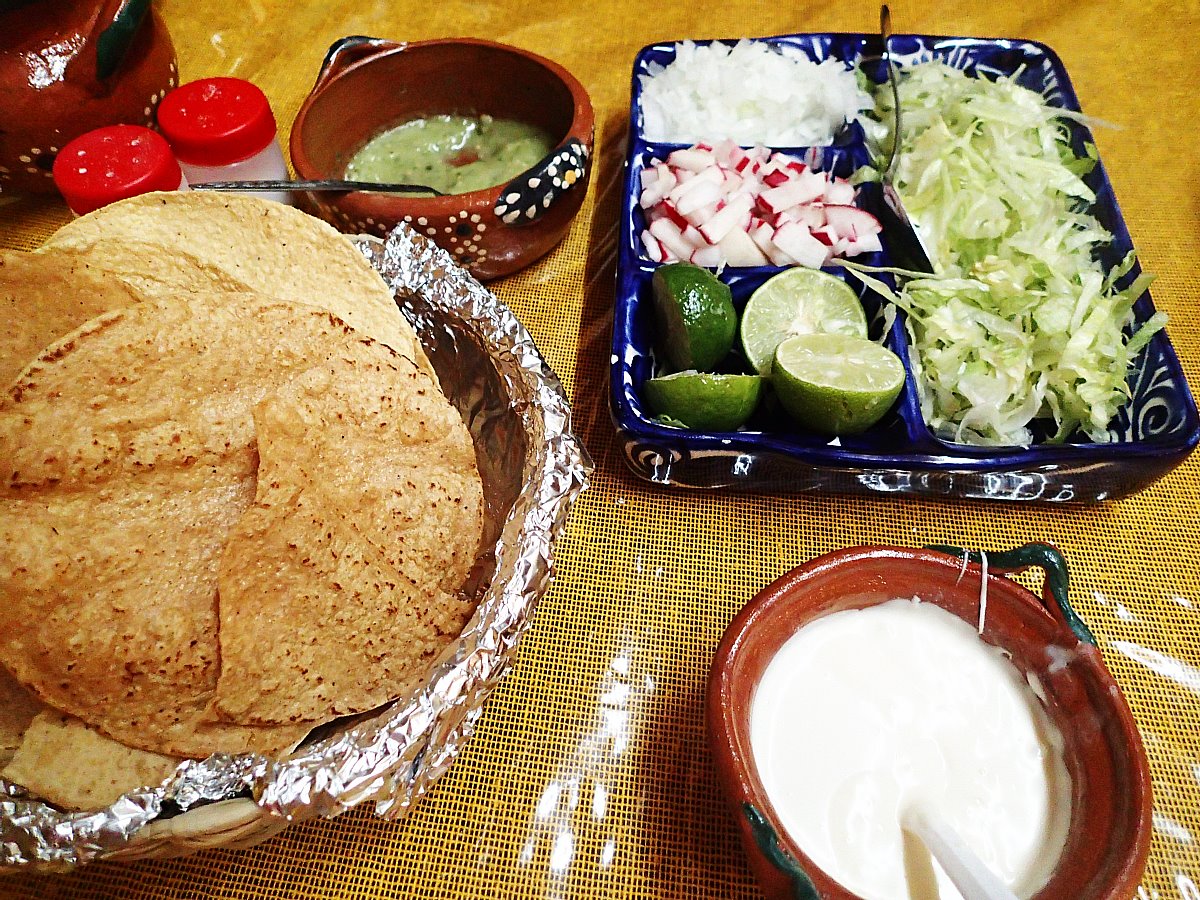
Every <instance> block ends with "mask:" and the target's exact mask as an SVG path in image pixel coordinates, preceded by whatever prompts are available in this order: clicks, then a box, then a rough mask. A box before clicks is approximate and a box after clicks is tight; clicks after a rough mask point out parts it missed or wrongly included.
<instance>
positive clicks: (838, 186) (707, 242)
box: [638, 140, 879, 267]
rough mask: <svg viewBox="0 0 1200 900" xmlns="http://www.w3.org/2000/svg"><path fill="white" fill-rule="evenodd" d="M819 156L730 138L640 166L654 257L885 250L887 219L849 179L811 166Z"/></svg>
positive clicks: (745, 262) (794, 259) (786, 260)
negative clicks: (857, 200) (869, 208)
mask: <svg viewBox="0 0 1200 900" xmlns="http://www.w3.org/2000/svg"><path fill="white" fill-rule="evenodd" d="M810 157H811V162H809V158H810ZM819 162H820V155H819V154H817V155H812V154H809V155H807V156H806V158H805V161H802V160H800V159H798V158H797V157H795V156H791V155H789V154H786V153H772V152H771V151H770V150H768V149H767V148H766V147H750V148H742V147H740V146H738V145H737V144H736V143H734V142H733V141H731V140H721V141H718V142H714V143H713V144H711V145H710V144H704V143H701V144H696V145H694V146H692V147H687V148H681V149H678V150H674V151H672V152H671V153H670V154H669V155H668V156H667V158H666V160H665V161H656V160H652V161H651V163H650V165H648V166H647V167H646V168H645V169H644V170H643V171H642V172H640V173H639V181H640V185H641V193H640V195H639V198H638V203H639V205H640V206H641V207H642V208H643V209H644V210H645V218H646V222H647V231H646V232H644V233H643V234H642V235H641V243H642V247H643V248H644V250H645V253H646V256H647V258H649V259H650V260H651V261H654V262H661V261H663V260H667V259H690V260H692V261H693V262H695V263H697V264H698V265H705V266H711V267H718V266H721V265H726V264H728V265H734V266H759V265H767V264H768V263H770V264H773V265H780V266H782V265H793V264H797V263H798V264H801V265H806V266H812V267H816V266H821V265H824V264H825V263H827V262H828V260H829V259H830V258H831V257H832V256H833V255H835V254H836V255H855V254H858V253H869V252H874V251H876V250H877V249H878V247H879V237H878V235H879V223H878V222H877V221H876V220H875V218H874V216H872V215H870V213H867V212H865V211H864V210H861V209H858V208H857V207H855V206H854V205H853V202H854V195H855V191H854V187H853V186H852V185H850V184H849V182H847V181H845V180H844V179H841V178H837V177H834V176H832V175H830V174H828V173H825V172H821V171H819V170H816V169H813V168H812V164H813V163H819Z"/></svg>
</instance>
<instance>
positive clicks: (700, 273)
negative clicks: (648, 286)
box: [652, 263, 737, 371]
mask: <svg viewBox="0 0 1200 900" xmlns="http://www.w3.org/2000/svg"><path fill="white" fill-rule="evenodd" d="M652 285H653V290H654V320H655V324H656V326H657V328H658V345H659V347H660V348H661V350H662V352H663V354H664V355H665V356H666V358H667V361H668V362H669V363H670V364H671V367H672V368H674V369H675V370H677V371H678V370H682V369H701V370H705V369H711V368H713V367H714V366H716V365H717V363H719V362H720V361H721V360H722V359H724V358H725V356H726V355H727V354H728V353H729V351H730V349H731V348H732V347H733V338H734V335H735V334H736V333H737V310H735V309H734V308H733V297H732V295H731V294H730V292H729V286H728V285H726V284H724V283H722V282H721V281H719V280H718V279H717V278H716V276H714V275H713V274H712V272H710V271H708V270H707V269H702V268H700V267H699V266H693V265H692V264H691V263H671V264H670V265H665V266H659V268H658V269H656V270H655V272H654V278H653V281H652Z"/></svg>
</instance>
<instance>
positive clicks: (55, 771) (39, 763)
mask: <svg viewBox="0 0 1200 900" xmlns="http://www.w3.org/2000/svg"><path fill="white" fill-rule="evenodd" d="M180 762H182V760H180V759H176V758H173V757H170V756H163V755H161V754H158V753H147V752H146V751H144V750H134V749H133V748H131V747H126V746H125V745H123V744H118V743H117V742H116V741H112V740H109V739H108V738H106V737H104V736H103V735H102V734H99V733H98V732H96V731H94V730H92V729H90V728H88V727H87V726H86V725H85V724H84V723H83V722H81V721H79V719H76V718H73V717H71V716H68V715H64V714H62V713H59V712H55V711H54V710H45V711H43V712H42V713H40V714H39V715H38V716H37V717H36V718H35V719H34V720H33V721H32V723H31V724H30V726H29V728H28V730H27V731H26V732H25V736H24V740H23V741H22V742H21V746H20V748H19V749H18V750H17V753H16V755H15V756H14V757H13V758H12V760H11V761H10V762H9V763H8V765H6V766H5V767H4V768H3V769H2V770H0V775H2V776H4V777H5V778H7V779H8V780H9V781H13V782H16V783H17V784H19V785H21V786H22V787H24V788H26V789H27V790H29V791H32V792H33V793H34V794H36V795H37V796H39V797H41V798H42V799H44V800H49V801H50V802H51V803H53V804H55V805H57V806H61V807H65V808H67V809H98V808H101V807H105V806H110V805H111V804H113V803H115V802H116V800H117V799H118V798H119V797H120V796H121V795H122V794H126V793H128V792H130V791H133V790H137V789H138V788H148V787H157V786H158V785H159V784H161V783H162V782H163V781H165V780H166V779H167V778H169V777H170V776H171V774H172V773H173V772H174V771H175V768H176V767H177V766H178V765H179V763H180Z"/></svg>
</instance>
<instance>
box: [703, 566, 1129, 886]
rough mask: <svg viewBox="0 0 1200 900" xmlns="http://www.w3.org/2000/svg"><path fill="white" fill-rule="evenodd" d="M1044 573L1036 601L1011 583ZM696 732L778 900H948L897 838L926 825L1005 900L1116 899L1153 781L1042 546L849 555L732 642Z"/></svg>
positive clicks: (934, 870) (775, 603)
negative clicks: (933, 820) (967, 858)
mask: <svg viewBox="0 0 1200 900" xmlns="http://www.w3.org/2000/svg"><path fill="white" fill-rule="evenodd" d="M1030 565H1038V566H1042V567H1043V568H1044V569H1046V573H1047V576H1046V587H1045V590H1044V592H1043V594H1044V596H1043V597H1042V598H1039V597H1037V596H1035V595H1034V594H1032V593H1030V592H1029V591H1028V590H1027V589H1026V588H1024V587H1022V586H1021V585H1020V584H1018V583H1017V582H1015V581H1013V580H1011V579H1009V578H1007V577H1004V574H1003V573H1004V572H1009V571H1019V570H1021V569H1024V568H1026V567H1028V566H1030ZM707 702H708V709H707V715H708V725H709V738H710V743H711V745H712V749H713V754H714V759H715V762H716V766H717V771H718V774H719V777H720V779H721V781H722V786H723V787H724V789H725V793H726V795H727V797H728V799H729V801H730V805H731V808H732V810H733V813H734V815H735V816H736V818H737V820H738V824H739V827H740V830H741V834H742V838H743V843H744V845H745V847H746V850H747V853H748V855H749V858H750V862H751V864H752V866H753V868H754V869H755V873H756V875H757V876H758V878H759V881H760V883H761V884H762V886H763V888H764V890H765V891H766V892H767V895H768V896H770V897H780V898H783V897H788V898H795V897H813V898H816V897H821V898H860V897H861V898H866V900H910V898H924V897H933V898H942V900H949V898H959V896H960V895H959V894H958V892H957V891H956V890H955V888H954V887H953V885H952V884H951V883H950V880H949V878H948V877H947V876H946V874H945V873H944V872H943V871H942V869H941V868H940V866H939V865H938V863H937V861H936V860H934V859H933V858H932V857H931V856H930V854H929V852H928V850H926V848H925V846H924V844H923V843H922V842H921V841H920V840H919V839H918V838H917V837H915V836H914V835H912V834H910V833H909V832H908V831H907V830H906V829H904V828H903V827H902V825H901V822H902V820H904V819H905V814H906V811H911V810H914V809H920V810H923V811H924V812H926V813H928V814H932V815H934V816H936V817H937V818H938V820H940V821H941V822H942V823H943V825H945V826H948V827H949V828H950V829H952V830H953V831H954V832H956V833H957V834H958V836H959V838H961V839H962V840H963V841H964V842H965V843H966V844H967V845H968V846H969V847H970V848H971V849H972V850H973V851H974V852H975V854H976V855H977V856H978V857H979V858H980V860H982V861H983V862H984V863H985V864H986V865H987V866H988V867H989V868H990V869H991V870H992V872H993V873H994V874H996V875H997V877H999V878H1000V880H1001V881H1003V882H1004V883H1005V884H1007V885H1008V887H1009V889H1010V890H1012V891H1013V893H1015V894H1016V895H1017V896H1018V897H1023V898H1028V897H1036V898H1040V900H1049V898H1062V900H1067V898H1071V900H1075V898H1083V897H1087V898H1112V900H1117V898H1123V897H1128V896H1129V895H1130V894H1131V893H1132V892H1133V891H1134V890H1135V889H1136V885H1137V883H1138V879H1139V878H1140V876H1141V873H1142V870H1143V868H1144V866H1145V861H1146V854H1147V852H1148V849H1149V836H1150V779H1149V771H1148V767H1147V763H1146V757H1145V752H1144V750H1143V748H1142V745H1141V741H1140V738H1139V736H1138V732H1137V728H1136V726H1135V724H1134V721H1133V717H1132V714H1131V713H1130V711H1129V707H1128V705H1127V704H1126V703H1125V700H1124V698H1123V696H1122V695H1121V692H1120V689H1119V688H1118V687H1117V685H1116V683H1115V682H1114V681H1113V679H1112V676H1111V675H1110V674H1109V673H1108V671H1107V669H1105V667H1104V665H1103V662H1102V660H1101V657H1100V653H1099V651H1098V650H1097V649H1096V647H1095V644H1094V639H1093V638H1092V635H1091V633H1090V632H1089V631H1088V630H1087V627H1086V625H1084V624H1083V622H1082V621H1081V620H1080V619H1079V618H1078V616H1077V615H1076V614H1075V613H1074V611H1073V610H1072V609H1071V607H1070V606H1069V604H1068V602H1067V599H1066V567H1065V563H1064V562H1063V560H1062V557H1061V555H1060V554H1058V551H1056V550H1055V549H1054V548H1052V547H1049V546H1048V545H1044V544H1033V545H1027V546H1026V547H1022V548H1018V549H1017V550H1014V551H1008V552H1006V553H1002V554H988V555H986V556H985V557H980V556H979V555H978V554H976V555H975V557H974V560H972V559H968V558H967V557H966V556H964V555H963V553H962V552H961V551H957V555H956V553H955V552H953V551H950V550H947V551H946V552H942V551H939V550H932V549H926V550H914V549H904V548H895V547H859V548H852V549H849V550H843V551H838V552H835V553H831V554H827V555H825V556H822V557H819V558H818V559H815V560H813V561H812V562H810V563H808V564H806V565H803V566H801V567H799V568H797V569H795V570H793V571H791V572H789V573H788V574H787V575H784V576H783V577H782V578H780V579H778V580H777V581H776V582H774V583H773V584H771V585H769V586H768V587H767V588H765V589H764V590H763V591H762V592H760V593H759V594H758V595H756V596H755V597H754V598H753V599H752V600H751V601H750V602H749V603H748V604H747V605H746V607H745V608H744V609H743V610H742V612H741V613H740V614H739V615H738V616H737V617H736V618H735V619H734V621H733V622H732V623H731V625H730V626H729V629H728V630H727V631H726V633H725V636H724V638H723V639H722V642H721V645H720V647H719V649H718V651H717V655H716V658H715V660H714V663H713V669H712V674H711V677H710V682H709V692H708V701H707Z"/></svg>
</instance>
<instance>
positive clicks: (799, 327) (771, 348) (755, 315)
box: [742, 267, 867, 378]
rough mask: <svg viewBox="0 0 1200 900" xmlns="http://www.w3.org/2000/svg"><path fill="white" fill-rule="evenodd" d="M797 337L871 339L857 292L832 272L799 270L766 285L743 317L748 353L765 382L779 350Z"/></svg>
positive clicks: (748, 304)
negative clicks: (782, 344) (791, 338)
mask: <svg viewBox="0 0 1200 900" xmlns="http://www.w3.org/2000/svg"><path fill="white" fill-rule="evenodd" d="M797 334H848V335H852V336H854V337H860V338H865V337H866V336H867V314H866V313H865V312H863V308H862V303H860V302H859V299H858V296H857V295H856V294H855V293H854V290H853V289H852V288H851V287H850V286H849V285H848V284H846V282H844V281H842V280H841V279H840V278H837V277H835V276H833V275H830V274H829V273H828V272H822V271H821V270H820V269H806V268H803V267H798V268H794V269H788V270H786V271H784V272H780V273H779V274H778V275H776V276H775V277H773V278H771V279H770V280H769V281H765V282H763V284H762V285H760V286H759V288H758V290H756V291H755V292H754V293H753V294H751V295H750V299H749V300H748V301H747V302H746V309H745V310H744V311H743V312H742V353H743V354H745V356H746V360H747V361H748V362H749V363H750V365H751V366H753V367H754V371H756V372H757V373H758V374H759V375H762V376H763V377H764V378H769V377H770V376H771V361H772V360H773V359H774V358H775V348H776V347H778V346H779V344H780V343H781V342H782V341H785V340H787V339H788V338H790V337H792V336H794V335H797Z"/></svg>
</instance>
